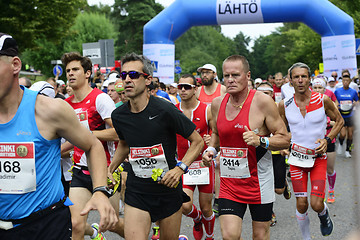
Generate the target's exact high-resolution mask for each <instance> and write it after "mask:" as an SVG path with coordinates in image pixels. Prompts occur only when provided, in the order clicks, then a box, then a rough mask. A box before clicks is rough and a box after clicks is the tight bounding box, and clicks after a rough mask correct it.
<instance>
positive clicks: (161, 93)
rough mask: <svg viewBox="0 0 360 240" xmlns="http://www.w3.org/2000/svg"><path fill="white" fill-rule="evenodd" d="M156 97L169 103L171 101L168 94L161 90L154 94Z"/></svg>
mask: <svg viewBox="0 0 360 240" xmlns="http://www.w3.org/2000/svg"><path fill="white" fill-rule="evenodd" d="M156 95H158V96H160V97H163V98H166V99H167V100H169V101H170V102H171V99H170V97H169V94H168V93H167V92H164V91H163V90H160V89H159V90H158V91H157V92H156Z"/></svg>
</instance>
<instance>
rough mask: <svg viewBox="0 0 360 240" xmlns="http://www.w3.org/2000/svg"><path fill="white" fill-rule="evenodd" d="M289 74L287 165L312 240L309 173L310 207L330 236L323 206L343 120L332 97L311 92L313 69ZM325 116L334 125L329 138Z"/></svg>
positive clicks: (299, 66) (284, 105)
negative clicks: (330, 156)
mask: <svg viewBox="0 0 360 240" xmlns="http://www.w3.org/2000/svg"><path fill="white" fill-rule="evenodd" d="M289 72H290V81H291V84H292V85H293V86H294V90H295V93H294V95H293V97H288V98H286V99H285V100H283V101H281V102H280V103H279V112H280V115H281V117H282V118H283V120H284V122H285V123H286V124H288V125H289V127H290V132H291V136H292V138H291V143H292V144H291V152H290V154H289V161H288V162H289V163H290V173H291V181H292V184H293V189H294V192H295V197H296V208H297V209H296V217H297V220H298V223H299V227H300V230H301V233H302V236H303V238H304V239H306V240H309V239H311V237H310V221H309V218H308V215H307V209H308V205H309V204H308V199H307V179H308V173H310V177H311V196H310V198H311V201H310V203H311V207H312V209H314V211H315V212H317V213H318V215H319V218H320V223H321V225H320V229H321V233H322V235H324V236H327V235H330V234H331V232H332V229H333V223H332V221H331V219H330V215H329V211H328V208H327V206H326V204H325V203H324V197H325V185H326V165H327V158H326V150H327V144H328V143H331V141H332V139H333V138H334V137H335V136H336V135H337V134H338V133H339V131H340V129H341V127H342V125H343V119H342V117H341V115H340V113H339V111H338V110H337V109H336V107H335V106H334V104H333V102H332V101H331V99H330V98H329V97H327V96H325V95H322V94H319V93H315V92H312V91H311V90H310V88H309V86H310V68H309V67H308V66H307V65H306V64H304V63H295V64H294V65H293V66H292V67H291V68H290V69H289ZM325 113H326V114H325ZM326 115H327V116H329V117H330V119H331V120H333V121H335V125H334V127H333V129H332V130H331V132H330V133H329V134H328V135H327V137H325V129H326ZM324 137H325V138H324Z"/></svg>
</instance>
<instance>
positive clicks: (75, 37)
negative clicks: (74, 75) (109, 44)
mask: <svg viewBox="0 0 360 240" xmlns="http://www.w3.org/2000/svg"><path fill="white" fill-rule="evenodd" d="M114 38H116V32H115V27H114V25H113V24H112V23H111V22H110V21H109V20H108V19H107V18H106V17H105V15H104V14H98V13H80V14H79V15H78V16H77V17H76V19H75V24H74V25H73V26H72V27H71V28H70V31H69V34H68V36H67V38H66V39H65V43H64V52H74V51H75V52H80V53H82V44H83V43H89V42H97V41H99V40H100V39H114Z"/></svg>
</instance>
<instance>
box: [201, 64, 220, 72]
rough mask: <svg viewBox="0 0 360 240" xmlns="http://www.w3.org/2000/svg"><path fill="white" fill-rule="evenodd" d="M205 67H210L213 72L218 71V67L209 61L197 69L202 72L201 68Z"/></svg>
mask: <svg viewBox="0 0 360 240" xmlns="http://www.w3.org/2000/svg"><path fill="white" fill-rule="evenodd" d="M203 69H209V70H211V71H213V72H215V73H216V67H215V66H214V65H212V64H209V63H207V64H205V65H204V66H202V67H199V68H198V69H197V71H198V72H201V70H203Z"/></svg>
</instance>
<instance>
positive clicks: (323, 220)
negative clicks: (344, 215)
mask: <svg viewBox="0 0 360 240" xmlns="http://www.w3.org/2000/svg"><path fill="white" fill-rule="evenodd" d="M319 219H320V230H321V234H322V235H323V236H329V235H330V234H331V233H332V230H333V228H334V225H333V222H332V221H331V218H330V214H329V210H328V209H326V213H325V215H323V216H319Z"/></svg>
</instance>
